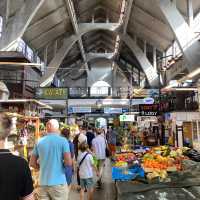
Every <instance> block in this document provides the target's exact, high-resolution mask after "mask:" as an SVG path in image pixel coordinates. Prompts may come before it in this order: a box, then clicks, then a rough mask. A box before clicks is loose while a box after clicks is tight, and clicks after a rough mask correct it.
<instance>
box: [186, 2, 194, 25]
mask: <svg viewBox="0 0 200 200" xmlns="http://www.w3.org/2000/svg"><path fill="white" fill-rule="evenodd" d="M187 16H188V25H189V26H190V27H191V26H192V24H193V19H194V13H193V6H192V0H187Z"/></svg>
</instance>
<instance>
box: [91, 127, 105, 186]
mask: <svg viewBox="0 0 200 200" xmlns="http://www.w3.org/2000/svg"><path fill="white" fill-rule="evenodd" d="M92 149H93V152H94V154H95V157H96V159H97V163H98V165H97V168H98V171H99V179H98V181H97V188H99V189H100V188H101V185H102V180H101V178H102V174H103V167H104V163H105V159H106V139H105V137H104V135H103V133H102V130H101V129H99V130H97V136H96V137H95V138H94V139H93V141H92Z"/></svg>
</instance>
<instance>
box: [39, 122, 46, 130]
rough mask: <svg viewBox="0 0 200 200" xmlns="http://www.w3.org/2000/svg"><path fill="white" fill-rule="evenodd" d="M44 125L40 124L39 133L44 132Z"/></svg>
mask: <svg viewBox="0 0 200 200" xmlns="http://www.w3.org/2000/svg"><path fill="white" fill-rule="evenodd" d="M45 128H46V127H45V125H44V123H40V131H44V130H45Z"/></svg>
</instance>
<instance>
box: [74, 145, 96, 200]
mask: <svg viewBox="0 0 200 200" xmlns="http://www.w3.org/2000/svg"><path fill="white" fill-rule="evenodd" d="M79 150H80V151H79V155H78V166H79V176H80V185H81V192H80V200H84V190H85V188H86V189H87V192H88V200H93V193H94V180H93V178H94V174H93V169H94V170H95V171H96V173H97V176H99V174H98V170H97V168H96V166H95V165H94V160H93V156H92V155H91V154H90V153H88V151H87V150H88V145H87V144H86V143H82V144H81V145H80V146H79Z"/></svg>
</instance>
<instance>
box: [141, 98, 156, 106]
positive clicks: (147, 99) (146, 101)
mask: <svg viewBox="0 0 200 200" xmlns="http://www.w3.org/2000/svg"><path fill="white" fill-rule="evenodd" d="M143 101H144V104H153V103H154V99H153V98H151V97H147V98H144V99H143Z"/></svg>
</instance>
